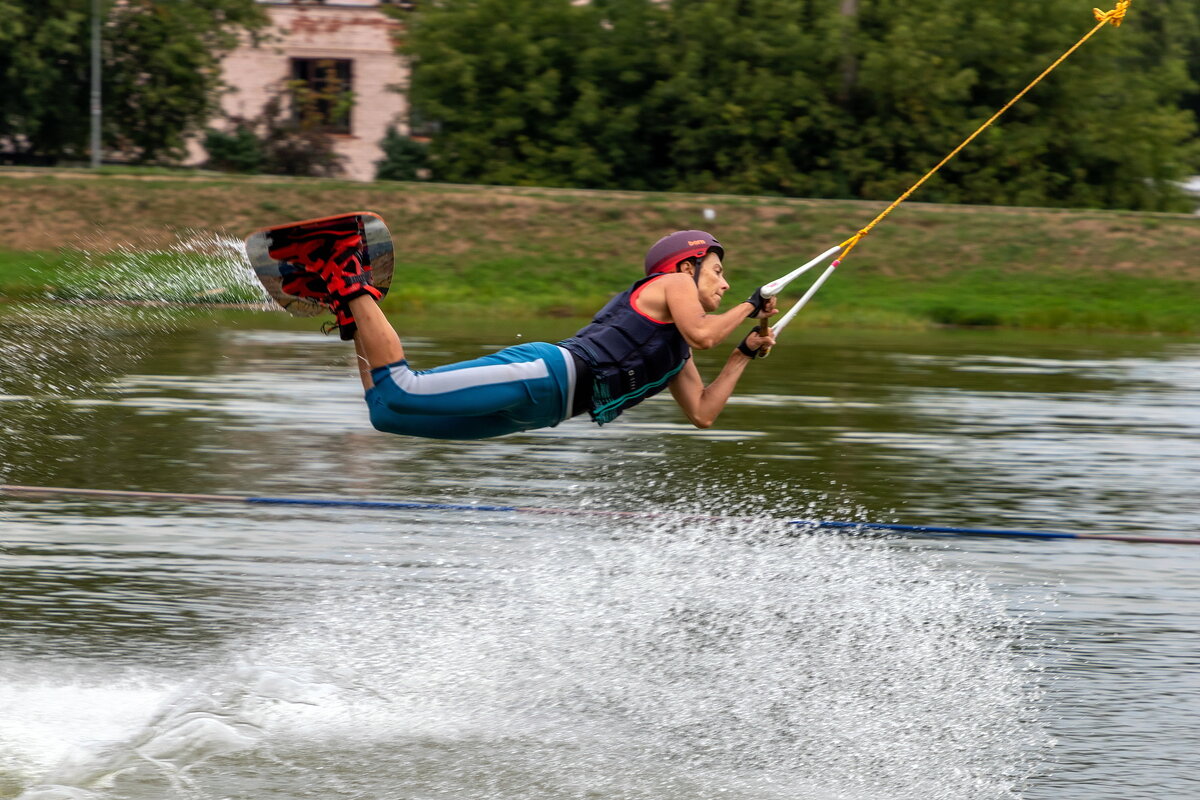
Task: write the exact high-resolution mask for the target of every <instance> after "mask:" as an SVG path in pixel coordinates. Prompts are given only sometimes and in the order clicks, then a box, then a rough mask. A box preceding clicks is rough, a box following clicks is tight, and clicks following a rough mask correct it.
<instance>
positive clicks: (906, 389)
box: [0, 305, 1200, 800]
mask: <svg viewBox="0 0 1200 800" xmlns="http://www.w3.org/2000/svg"><path fill="white" fill-rule="evenodd" d="M398 322H399V324H400V326H401V328H402V332H403V333H404V334H405V338H406V346H407V347H408V350H409V355H410V358H411V359H412V360H413V361H414V362H415V364H416V365H417V366H418V367H421V366H433V365H436V364H440V363H445V362H447V361H450V360H454V359H459V358H465V357H471V356H474V355H478V354H480V353H481V352H483V351H486V350H491V349H495V348H499V347H503V346H506V345H509V344H512V343H515V342H518V341H530V340H551V341H553V340H555V339H557V338H561V337H562V336H564V335H567V334H569V333H571V332H572V331H573V330H574V329H575V327H576V323H575V322H574V321H570V320H547V321H542V322H537V323H527V322H512V321H507V322H505V321H496V322H491V321H485V322H481V321H479V320H466V319H464V320H448V321H437V320H433V321H431V320H419V321H415V320H410V321H405V320H399V321H398ZM725 352H726V350H725V348H724V347H722V348H721V354H720V355H716V356H710V354H703V355H702V357H701V358H700V359H699V364H700V366H701V369H702V372H704V373H705V374H707V375H709V376H711V375H715V372H716V370H717V369H718V368H719V365H720V361H721V360H722V359H723V357H724V353H725ZM350 361H351V355H350V351H349V349H348V347H347V345H345V344H344V343H341V342H338V341H337V340H336V337H332V338H331V337H324V336H322V335H321V334H319V333H317V332H315V331H314V330H312V325H311V323H307V324H301V323H298V322H297V321H294V320H290V319H288V318H286V317H284V316H283V315H280V314H270V313H265V312H259V313H251V312H236V313H235V312H229V313H198V312H184V311H169V310H161V309H159V310H151V309H130V308H121V309H110V308H104V307H96V308H83V307H68V306H52V305H20V306H19V305H8V306H2V305H0V370H2V371H3V372H2V377H0V482H5V483H11V484H28V485H42V486H65V487H88V488H98V489H139V490H149V491H161V492H187V493H216V494H237V495H269V496H304V497H354V498H369V499H393V500H404V501H430V502H441V503H454V504H483V505H490V504H511V505H517V506H522V507H538V508H558V509H566V510H569V511H574V512H579V513H575V514H566V515H538V514H527V513H511V512H487V511H472V512H452V511H436V510H424V511H422V510H390V511H383V510H375V511H372V510H355V509H334V508H301V507H271V506H243V505H219V504H218V505H214V504H201V503H189V502H182V501H152V500H137V501H133V500H124V501H108V502H102V501H98V500H95V499H85V498H78V497H68V496H62V497H48V498H34V497H18V496H8V497H3V496H0V532H2V535H0V547H2V549H0V579H2V581H3V592H2V593H0V798H14V797H19V798H22V800H51V799H52V798H55V799H57V798H73V799H75V800H79V799H87V800H109V799H110V798H131V799H133V798H137V799H139V800H142V799H149V798H155V799H161V798H196V799H197V800H210V799H211V800H217V799H218V798H255V799H256V800H269V799H270V798H279V799H280V800H283V799H284V798H288V799H294V798H323V799H325V798H374V799H379V798H396V799H397V800H400V799H401V798H404V799H406V800H407V799H409V798H412V799H417V798H420V799H422V800H423V799H424V798H445V797H450V798H473V799H479V800H493V799H496V798H546V799H547V800H549V799H552V798H553V799H556V800H557V799H558V798H587V799H588V800H617V799H618V798H620V799H621V800H635V799H638V800H640V799H642V798H644V799H645V800H680V799H682V798H689V799H692V798H737V799H739V800H740V799H742V798H745V799H746V800H749V799H751V798H753V799H755V800H759V799H762V800H766V799H768V798H770V799H772V800H774V799H776V798H780V799H782V798H788V799H791V798H814V799H826V798H828V799H837V800H876V799H878V800H908V799H910V798H912V799H916V798H920V800H975V799H976V798H978V799H980V800H982V799H984V798H1028V800H1035V799H1042V798H1045V799H1047V800H1048V799H1049V798H1055V799H1057V798H1088V799H1089V800H1108V799H1110V798H1111V799H1112V800H1118V798H1119V799H1120V800H1128V799H1129V798H1163V797H1171V798H1184V797H1198V796H1200V778H1198V777H1197V775H1196V772H1195V766H1194V763H1195V754H1196V752H1197V751H1200V598H1198V590H1200V578H1198V577H1197V573H1198V568H1200V547H1189V546H1184V545H1173V544H1165V545H1162V544H1156V545H1136V544H1122V543H1113V542H1102V541H1086V540H1068V541H1050V542H1045V541H1029V540H995V539H963V538H880V537H871V536H865V535H862V534H855V533H837V532H830V531H817V532H813V531H806V530H803V529H798V528H795V527H789V526H787V525H784V524H782V523H781V521H782V520H788V519H797V518H809V519H812V518H822V519H840V520H878V521H896V522H902V523H911V524H937V525H953V526H974V527H990V528H1019V529H1032V530H1062V531H1075V532H1092V533H1125V534H1145V535H1153V536H1179V537H1188V536H1191V537H1194V536H1196V535H1197V523H1198V521H1200V492H1198V491H1197V486H1198V485H1200V482H1198V478H1200V410H1198V405H1200V402H1198V401H1200V345H1198V344H1197V343H1195V342H1188V341H1174V340H1168V339H1162V338H1154V337H1104V336H1085V335H1069V336H1068V335H1058V334H1023V333H1022V334H1017V333H1003V332H979V331H974V332H972V331H945V332H932V333H902V332H867V331H807V330H800V329H797V328H793V329H791V330H789V331H788V334H787V336H786V338H785V339H784V340H783V341H782V342H781V343H780V346H779V347H778V348H777V350H776V351H775V353H774V354H772V356H771V357H770V358H769V359H767V360H765V361H761V362H757V363H755V364H754V365H752V366H751V368H750V369H749V370H748V372H747V374H746V376H745V378H744V379H743V381H742V383H741V385H740V387H739V391H738V393H737V395H736V397H735V399H734V401H733V402H731V404H730V405H729V407H728V408H727V410H726V411H725V413H724V414H723V415H722V416H721V418H720V419H719V421H718V423H717V425H716V426H715V427H714V428H712V429H711V430H707V431H698V430H694V429H692V428H690V427H688V426H687V425H686V424H684V421H683V417H682V415H681V414H680V413H679V412H678V410H677V409H676V408H675V407H674V406H673V405H672V403H671V401H670V400H669V396H667V395H664V396H663V397H661V398H657V399H655V400H653V401H650V402H647V403H645V404H643V405H642V406H640V407H638V408H637V409H634V410H633V411H631V412H628V413H627V414H626V415H625V416H623V417H622V418H621V419H620V420H619V421H618V422H617V423H615V424H613V425H610V426H606V427H605V428H603V429H599V428H597V427H596V426H594V425H591V424H590V423H587V422H584V421H580V420H575V421H570V422H568V423H565V424H563V425H562V426H560V427H559V428H557V429H553V430H547V431H541V432H537V433H532V434H526V435H518V436H512V437H507V438H502V439H498V440H493V441H487V442H476V443H464V442H439V441H423V440H415V439H406V438H400V437H392V436H387V435H385V434H380V433H377V432H375V431H373V430H372V429H371V428H370V426H369V425H368V423H367V420H366V414H365V409H364V407H363V405H362V403H361V399H360V392H359V390H358V386H357V379H356V377H355V376H354V374H353V373H352V371H351V367H350ZM596 510H619V511H637V512H652V513H651V514H647V515H644V516H612V515H607V516H606V515H597V514H592V513H589V512H593V511H596ZM695 515H711V516H717V517H725V518H726V519H698V518H696V516H695Z"/></svg>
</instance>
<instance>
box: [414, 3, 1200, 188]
mask: <svg viewBox="0 0 1200 800" xmlns="http://www.w3.org/2000/svg"><path fill="white" fill-rule="evenodd" d="M1091 7H1092V4H1091V3H1089V2H1083V1H1082V0H1010V2H1007V3H979V2H977V0H922V2H920V3H912V2H909V0H671V2H666V3H664V2H655V1H654V0H593V1H592V2H591V3H588V4H576V3H573V2H571V0H440V2H436V3H431V4H428V5H425V6H422V9H421V12H420V13H419V14H418V15H416V16H415V18H413V19H412V23H411V30H410V32H409V37H408V40H407V41H406V43H405V45H404V47H403V52H404V53H405V55H406V56H407V57H408V58H410V59H411V60H412V64H413V78H412V85H411V87H410V97H411V101H412V103H413V104H414V106H415V107H416V108H417V109H419V110H420V112H421V114H422V115H423V116H424V117H426V118H429V119H432V120H436V122H437V128H438V132H437V135H436V136H435V137H433V139H432V141H431V145H430V148H431V150H430V156H431V158H432V159H433V164H432V168H433V171H434V173H435V174H436V175H437V176H438V177H439V178H441V179H444V180H447V181H463V182H481V183H497V184H532V185H548V186H580V187H594V188H606V189H618V188H620V189H644V190H655V191H688V192H692V191H700V192H726V193H737V194H761V193H766V194H778V195H789V196H810V197H858V198H869V199H877V200H882V199H892V198H894V197H896V196H897V195H898V194H899V193H900V192H902V191H903V190H904V189H906V188H907V187H908V186H910V185H911V184H912V183H913V182H914V181H915V180H916V179H917V178H919V177H920V176H921V175H922V174H924V172H925V170H926V169H928V168H929V167H931V166H932V165H933V164H935V163H937V161H939V160H940V159H941V157H942V156H943V155H945V154H946V153H947V152H949V151H950V150H951V149H952V148H953V147H954V146H955V145H956V144H958V143H959V142H960V141H961V140H962V139H963V138H965V137H966V135H967V134H969V133H970V132H971V131H973V130H974V129H975V128H976V126H978V125H979V123H981V122H982V121H983V120H985V119H986V118H987V117H988V116H990V115H991V114H992V113H993V112H994V111H996V110H997V109H999V108H1000V107H1001V106H1002V105H1003V104H1004V103H1005V102H1006V101H1007V100H1008V99H1009V98H1011V97H1012V96H1013V95H1014V94H1015V93H1016V92H1017V91H1018V90H1019V89H1021V88H1022V87H1024V86H1025V85H1026V84H1027V83H1028V82H1029V81H1030V80H1031V79H1032V78H1033V77H1034V76H1035V75H1036V74H1037V73H1038V72H1040V71H1041V69H1043V68H1044V67H1045V66H1047V65H1049V64H1050V63H1051V61H1053V59H1054V58H1056V57H1057V56H1058V55H1060V54H1061V53H1062V52H1064V51H1065V50H1066V49H1067V48H1068V47H1069V46H1070V45H1071V44H1073V43H1074V42H1075V41H1077V40H1078V39H1079V37H1080V36H1082V35H1083V33H1085V32H1086V31H1087V30H1088V29H1089V28H1090V27H1091V26H1092V25H1094V24H1095V21H1094V20H1093V19H1092V16H1091ZM1198 23H1200V13H1198V11H1197V9H1196V7H1195V3H1194V2H1193V0H1161V2H1157V3H1153V4H1151V3H1137V2H1135V3H1134V4H1133V7H1132V8H1131V11H1130V15H1129V17H1128V18H1127V21H1126V22H1125V24H1124V25H1123V26H1122V27H1121V28H1119V29H1114V28H1106V29H1105V30H1104V31H1101V32H1100V33H1099V34H1097V36H1096V37H1094V38H1093V40H1092V41H1091V42H1090V43H1089V44H1088V45H1086V46H1085V47H1084V48H1083V49H1081V50H1080V51H1078V52H1077V53H1076V54H1075V55H1074V56H1073V57H1072V58H1070V59H1069V60H1068V61H1067V62H1066V63H1065V64H1064V65H1063V66H1062V67H1060V68H1059V69H1058V70H1057V71H1056V72H1055V73H1053V75H1052V76H1051V77H1050V78H1049V79H1048V80H1047V82H1045V83H1044V84H1042V85H1041V86H1039V87H1038V88H1037V89H1036V90H1035V91H1034V92H1033V93H1032V94H1031V95H1029V96H1028V97H1027V98H1026V99H1025V100H1023V101H1022V102H1021V103H1019V104H1018V105H1017V106H1016V107H1014V108H1013V109H1012V111H1011V112H1009V114H1008V115H1007V116H1006V117H1005V118H1003V119H1002V120H1001V121H1000V122H999V123H998V124H996V125H995V126H993V127H992V128H991V129H990V130H989V131H988V132H987V133H986V134H985V135H984V136H982V137H981V138H980V139H979V140H977V141H976V142H975V143H973V145H972V146H971V147H970V148H969V149H968V150H967V151H965V152H964V153H963V154H962V155H961V156H959V157H958V158H957V159H956V160H955V161H953V162H951V164H950V165H948V166H947V167H946V168H945V169H944V170H943V171H942V173H941V174H940V175H939V177H938V178H936V179H934V180H933V181H931V182H930V183H929V184H927V186H926V188H924V189H923V190H922V193H921V196H920V199H922V200H928V201H940V202H953V203H996V204H1011V205H1038V206H1084V207H1120V208H1138V209H1153V210H1185V209H1187V208H1188V205H1187V201H1186V200H1184V199H1183V198H1182V197H1181V195H1180V193H1179V191H1178V188H1177V187H1176V185H1175V184H1174V181H1176V180H1178V179H1179V178H1181V177H1183V176H1186V175H1190V174H1194V172H1196V171H1197V170H1200V141H1198V139H1197V113H1198V111H1200V97H1198V95H1197V80H1198V79H1200V24H1198Z"/></svg>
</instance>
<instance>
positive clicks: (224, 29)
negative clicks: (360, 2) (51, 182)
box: [0, 0, 267, 163]
mask: <svg viewBox="0 0 1200 800" xmlns="http://www.w3.org/2000/svg"><path fill="white" fill-rule="evenodd" d="M102 8H103V9H104V10H103V12H102V15H103V26H102V27H103V37H102V38H103V46H102V50H101V54H102V64H103V68H102V69H101V75H102V79H103V80H102V90H101V91H102V98H103V112H104V113H103V131H102V142H103V146H104V148H105V150H106V151H108V152H114V153H120V154H122V155H123V156H124V157H125V158H127V159H128V160H132V161H138V162H145V163H159V162H170V161H173V160H178V159H180V158H182V157H183V155H184V149H185V145H186V137H187V136H188V135H189V134H191V133H194V132H196V131H198V130H199V129H201V128H202V127H203V126H204V125H205V124H206V123H207V122H208V120H209V119H210V117H211V115H212V114H213V112H214V110H215V108H216V103H217V93H218V91H219V89H220V86H221V77H220V75H221V74H220V57H221V56H222V55H223V54H224V53H226V52H228V51H229V50H231V49H232V48H233V47H235V46H236V45H237V43H238V37H239V35H243V34H246V33H249V34H250V35H254V34H255V33H256V32H257V31H261V30H262V29H263V28H264V27H265V26H266V24H267V17H266V15H265V14H264V13H263V11H262V9H261V8H260V7H259V6H258V5H257V4H256V3H255V2H254V0H126V1H125V2H123V3H120V4H114V3H113V2H112V0H104V2H103V3H102ZM91 12H92V1H91V0H0V150H6V151H8V153H9V154H10V157H13V158H18V159H22V160H26V161H34V162H45V163H53V162H55V161H59V160H64V159H65V160H82V159H84V158H86V156H87V146H88V134H89V128H90V124H91V123H90V116H89V113H88V112H89V106H90V103H89V96H90V91H91V24H92V13H91Z"/></svg>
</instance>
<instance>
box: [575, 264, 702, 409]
mask: <svg viewBox="0 0 1200 800" xmlns="http://www.w3.org/2000/svg"><path fill="white" fill-rule="evenodd" d="M661 277H662V275H651V276H650V277H648V278H643V279H642V280H640V281H638V282H637V283H635V284H633V286H630V287H629V288H628V289H626V290H625V291H624V292H622V293H621V294H619V295H617V296H616V297H614V298H613V299H612V300H610V301H608V304H607V305H605V306H604V308H602V309H600V311H599V312H598V313H597V314H596V316H595V317H594V318H593V319H592V321H591V323H590V324H588V325H587V326H586V327H584V328H583V329H581V330H580V331H579V332H578V333H576V334H575V335H574V336H572V337H571V338H570V339H564V340H563V341H561V342H559V343H558V344H559V346H560V347H563V348H565V349H567V350H569V351H571V352H572V353H574V354H575V355H577V356H579V358H580V359H582V360H583V361H584V362H585V363H586V364H587V365H588V367H589V368H590V370H591V373H592V397H591V403H590V408H589V409H588V413H589V414H590V415H591V417H592V419H593V420H595V421H596V422H597V423H599V424H601V425H603V424H604V423H606V422H612V421H613V420H614V419H616V418H617V417H618V416H619V415H620V413H621V412H622V411H624V410H625V409H627V408H629V407H630V406H635V405H637V404H638V403H640V402H642V401H643V400H645V399H646V398H647V397H652V396H654V395H656V394H658V393H659V392H661V391H662V390H663V389H665V388H666V386H667V384H668V383H669V382H670V380H671V379H672V378H674V377H675V376H676V375H677V374H679V370H681V369H683V365H684V364H686V363H687V360H688V358H690V357H691V354H692V350H691V348H690V347H689V346H688V343H687V340H685V339H684V338H683V334H681V333H680V332H679V329H678V328H677V327H675V324H674V323H672V322H658V321H656V320H653V319H650V318H649V317H647V316H645V315H644V314H641V313H639V312H638V311H637V310H636V309H634V307H633V303H632V297H633V294H634V292H636V291H637V290H638V289H639V288H640V287H642V286H644V285H646V284H647V283H649V282H650V281H652V280H654V279H655V278H661Z"/></svg>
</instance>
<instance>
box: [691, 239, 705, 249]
mask: <svg viewBox="0 0 1200 800" xmlns="http://www.w3.org/2000/svg"><path fill="white" fill-rule="evenodd" d="M702 244H708V242H706V241H704V240H703V239H692V240H691V241H690V242H688V247H699V246H700V245H702Z"/></svg>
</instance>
